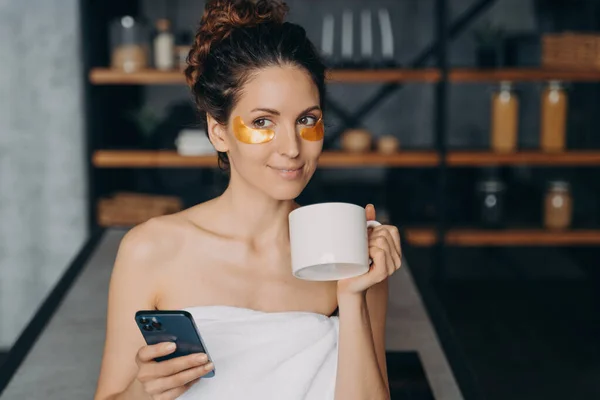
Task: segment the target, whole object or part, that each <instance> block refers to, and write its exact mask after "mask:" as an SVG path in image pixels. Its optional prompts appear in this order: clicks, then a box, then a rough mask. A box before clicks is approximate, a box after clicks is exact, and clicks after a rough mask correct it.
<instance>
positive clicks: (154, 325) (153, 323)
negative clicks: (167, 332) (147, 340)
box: [152, 321, 162, 329]
mask: <svg viewBox="0 0 600 400" xmlns="http://www.w3.org/2000/svg"><path fill="white" fill-rule="evenodd" d="M152 326H153V327H155V328H156V329H160V328H162V324H161V323H160V322H158V321H152Z"/></svg>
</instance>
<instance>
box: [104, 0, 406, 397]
mask: <svg viewBox="0 0 600 400" xmlns="http://www.w3.org/2000/svg"><path fill="white" fill-rule="evenodd" d="M286 11H287V8H286V6H285V5H284V4H283V3H279V2H268V1H258V2H256V3H255V2H252V1H250V0H243V1H235V0H217V1H209V3H208V4H207V6H206V9H205V12H204V15H203V17H202V20H201V24H200V28H199V30H198V32H197V35H196V38H195V43H194V45H193V48H192V50H191V52H190V55H189V66H188V68H187V70H186V76H187V80H188V83H189V85H190V87H191V90H192V93H193V94H194V96H195V100H196V103H197V106H198V108H199V110H200V111H201V115H202V119H203V122H204V123H206V128H207V132H208V135H209V138H210V140H211V142H212V144H213V145H214V147H215V148H216V150H217V151H218V152H219V161H220V164H221V165H223V166H224V167H226V168H227V169H228V170H229V173H230V182H229V185H228V187H227V189H226V190H225V192H224V193H223V194H222V195H221V196H220V197H218V198H215V199H213V200H211V201H208V202H206V203H203V204H200V205H197V206H194V207H192V208H190V209H187V210H184V211H182V212H180V213H177V214H175V215H170V216H165V217H160V218H155V219H152V220H150V221H148V222H146V223H144V224H141V225H140V226H137V227H135V228H134V229H132V230H131V231H130V232H129V233H127V235H126V236H125V238H124V239H123V241H122V243H121V245H120V248H119V251H118V254H117V259H116V262H115V266H114V271H113V275H112V278H111V283H110V291H109V300H108V320H107V335H106V344H105V349H104V356H103V360H102V367H101V372H100V377H99V382H98V389H97V393H96V399H148V398H151V399H174V398H178V397H180V398H189V399H207V398H208V399H214V398H223V399H224V398H227V399H237V398H244V399H252V398H261V399H265V398H266V399H268V398H277V399H296V398H297V399H305V398H314V399H327V398H335V399H338V400H339V399H343V400H351V399H361V400H362V399H388V398H389V391H388V381H387V371H386V364H385V317H386V306H387V296H388V285H387V277H388V276H389V275H391V274H392V273H393V272H394V271H395V270H396V269H398V268H399V267H400V262H401V255H400V239H399V235H398V230H397V229H396V228H395V227H391V226H385V225H384V226H379V227H376V228H374V230H372V231H370V233H369V254H370V257H371V258H372V259H373V264H372V267H371V270H370V271H369V272H368V273H366V274H364V275H362V276H359V277H356V278H350V279H346V280H342V281H338V282H309V281H303V280H299V279H296V278H294V277H293V276H292V274H291V265H290V250H289V235H288V225H287V223H288V222H287V221H288V214H289V213H290V211H292V210H293V209H294V208H296V207H298V205H297V204H296V203H295V202H294V199H295V198H296V197H297V196H298V195H299V194H300V193H301V191H302V190H303V189H304V187H305V186H306V184H307V183H308V181H309V179H310V178H311V176H312V175H313V173H314V171H315V169H316V166H317V160H318V158H319V155H320V153H321V150H322V145H323V140H322V129H321V127H322V125H321V124H322V122H321V120H322V117H323V111H322V110H323V99H324V92H325V67H324V65H323V64H322V62H321V61H320V59H319V56H318V53H317V51H316V50H315V48H314V46H313V45H312V44H311V42H310V41H309V40H308V39H307V37H306V34H305V31H304V29H303V28H301V27H300V26H298V25H295V24H291V23H287V22H283V18H284V16H285V13H286ZM366 214H367V219H374V218H375V210H374V208H373V206H371V205H369V206H367V208H366ZM184 308H185V309H187V310H189V311H190V312H191V313H192V314H193V316H194V318H195V319H196V321H197V324H198V326H199V329H200V331H201V333H202V334H203V336H204V338H205V341H206V343H207V346H208V350H209V351H210V352H211V356H212V357H213V359H214V360H215V364H216V365H215V366H216V367H217V368H218V370H217V375H216V377H214V378H210V379H208V378H205V379H202V377H203V376H204V375H205V374H207V373H208V371H210V370H211V369H212V368H215V366H213V365H212V364H211V363H207V361H206V357H203V355H197V354H196V355H191V356H185V357H178V358H174V359H172V360H169V361H164V362H158V363H157V362H154V361H152V360H153V359H154V358H156V357H158V356H163V355H166V354H168V353H170V352H171V351H173V349H169V348H168V346H167V345H166V343H165V344H158V345H153V346H146V345H145V342H144V339H143V338H142V335H141V334H140V332H139V330H138V328H137V326H136V324H135V322H134V319H133V316H134V314H135V312H136V311H138V310H147V309H184ZM336 310H337V314H338V316H332V315H333V314H334V313H335V312H336ZM236 318H238V319H237V320H236ZM232 321H240V324H241V323H242V321H243V322H244V323H247V324H246V325H244V328H243V329H242V328H241V326H242V325H238V324H237V323H232ZM255 321H260V322H259V323H254V322H255ZM252 323H254V325H251V324H252ZM332 326H333V327H335V329H336V330H335V333H336V334H335V336H334V342H333V344H332V345H331V344H328V345H327V346H328V347H327V350H316V349H318V348H319V347H318V346H317V344H318V343H317V342H319V343H321V344H323V343H326V341H325V339H324V338H325V336H323V338H319V339H318V340H316V339H315V340H313V339H311V341H313V342H314V343H310V346H308V345H307V346H308V347H310V348H311V350H310V351H312V353H311V354H312V355H311V356H315V352H317V353H319V352H328V353H331V352H332V351H334V353H332V354H335V357H334V362H333V363H331V362H330V361H331V360H329V361H327V358H326V357H322V358H321V360H322V362H321V361H320V362H319V363H320V364H319V368H316V369H315V370H314V371H308V372H307V371H302V365H306V364H302V363H303V362H304V363H305V362H306V360H304V361H299V360H298V358H301V357H300V356H297V357H295V356H294V355H293V354H292V355H290V359H289V360H286V361H285V362H281V363H275V364H273V366H272V367H269V368H271V369H270V370H269V371H270V372H269V373H267V374H265V375H264V376H253V375H252V373H253V368H252V367H251V366H250V367H248V368H245V369H239V370H237V372H235V373H234V372H232V371H234V370H235V367H236V365H237V366H240V365H243V362H242V361H239V360H242V359H243V357H245V356H246V352H245V351H240V352H239V354H235V352H234V353H232V352H231V351H230V352H229V355H230V356H231V357H233V358H232V359H229V361H227V360H226V357H225V355H224V354H223V353H225V352H226V351H227V350H228V349H229V347H230V346H232V347H235V346H236V343H237V342H238V341H239V342H244V341H246V342H248V341H249V343H251V346H250V347H249V348H247V349H246V351H247V352H248V354H254V355H252V356H251V358H250V361H249V362H250V363H252V360H255V362H256V365H258V364H259V363H262V364H261V365H270V364H268V363H269V362H270V359H271V357H275V356H276V355H275V354H271V353H270V352H269V349H270V348H271V346H277V345H279V346H281V347H279V348H278V350H277V352H285V351H286V348H288V347H289V348H291V347H292V346H294V345H295V342H294V343H292V341H291V340H288V341H287V342H286V340H285V338H286V336H285V335H284V336H283V337H281V336H278V337H275V336H271V337H270V336H269V335H277V332H275V331H278V330H279V329H282V330H285V329H288V330H287V331H286V332H288V333H286V335H291V334H293V332H291V331H296V330H302V329H304V328H305V327H307V330H306V333H307V334H312V333H313V332H316V331H318V330H319V329H321V328H322V327H326V329H325V331H327V332H329V331H330V330H329V327H332ZM211 327H212V328H213V330H212V331H211ZM215 327H218V329H216V328H215ZM246 327H250V328H247V329H252V333H246V332H247V331H246ZM236 329H239V331H238V330H236ZM232 334H233V335H234V339H232V340H230V341H229V342H227V341H226V340H225V339H223V338H224V337H230V336H227V335H232ZM205 335H208V336H210V335H212V337H211V338H209V337H207V336H205ZM235 335H237V336H235ZM262 335H265V337H270V339H269V340H266V342H265V343H263V345H264V346H265V347H263V349H265V350H264V351H262V350H261V352H259V353H252V352H251V351H252V350H253V349H252V348H251V347H252V346H253V345H257V346H258V344H257V343H258V341H259V338H260V337H261V336H262ZM331 337H332V335H329V336H327V338H331ZM278 339H281V340H279V342H277V340H278ZM321 339H323V341H321ZM223 341H225V342H226V345H225V346H221V347H220V348H219V350H216V349H215V347H211V346H212V345H213V343H217V342H221V343H222V342H223ZM211 342H212V343H211ZM276 343H279V344H276ZM282 343H283V345H282ZM286 346H287V347H286ZM324 346H325V345H324ZM317 356H318V354H317ZM236 357H239V359H236ZM317 358H318V357H317ZM238 361H239V362H238ZM244 362H247V361H244ZM295 362H300V364H294V363H295ZM288 367H289V369H286V368H288ZM240 368H241V367H240ZM311 368H312V367H311ZM280 370H281V371H285V373H279V372H280ZM307 373H308V374H307ZM303 374H304V375H306V376H308V378H307V379H304V378H303V379H304V380H303V381H302V382H298V380H300V378H298V379H296V377H297V376H298V377H299V376H301V375H303ZM319 379H320V381H321V382H322V383H320V384H323V385H329V386H331V388H330V389H331V390H329V388H324V386H322V387H321V388H317V389H315V385H316V383H315V382H317V381H319ZM255 381H256V382H257V383H256V384H257V385H259V386H257V387H260V391H258V390H257V391H255V392H253V388H254V387H253V386H252V382H255ZM259 381H260V382H259ZM323 382H324V383H323ZM244 385H246V386H244ZM270 385H271V386H270ZM225 393H227V395H226V394H225Z"/></svg>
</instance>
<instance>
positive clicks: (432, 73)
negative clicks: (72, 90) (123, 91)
mask: <svg viewBox="0 0 600 400" xmlns="http://www.w3.org/2000/svg"><path fill="white" fill-rule="evenodd" d="M89 79H90V82H91V83H92V84H94V85H179V84H184V83H185V77H184V75H183V72H182V71H178V70H174V71H166V72H165V71H157V70H152V69H148V70H143V71H139V72H132V73H127V72H122V71H119V70H114V69H110V68H93V69H92V70H91V71H90V74H89ZM327 79H328V81H329V82H330V83H336V82H339V83H343V82H347V83H361V82H362V83H368V82H429V83H433V82H438V81H439V80H440V79H441V73H440V71H439V70H438V69H436V68H425V69H402V68H394V69H377V70H368V69H365V70H343V69H339V70H330V71H329V72H328V74H327ZM448 79H449V80H450V81H452V82H457V83H459V82H463V83H467V82H499V81H512V82H545V81H549V80H561V81H566V82H600V70H599V71H588V70H583V71H568V70H567V71H560V70H550V69H544V68H500V69H477V68H453V69H451V70H450V72H449V73H448Z"/></svg>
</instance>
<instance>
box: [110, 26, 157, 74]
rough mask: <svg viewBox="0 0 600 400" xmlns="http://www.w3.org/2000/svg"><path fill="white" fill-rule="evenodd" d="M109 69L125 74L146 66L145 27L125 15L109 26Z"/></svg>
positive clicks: (146, 31)
mask: <svg viewBox="0 0 600 400" xmlns="http://www.w3.org/2000/svg"><path fill="white" fill-rule="evenodd" d="M110 38H111V67H112V68H115V69H120V70H122V71H125V72H135V71H139V70H141V69H144V68H146V67H147V66H148V53H149V52H148V41H149V33H148V28H147V26H146V25H145V24H144V23H143V22H141V21H140V20H136V19H135V18H133V17H131V16H129V15H126V16H124V17H121V18H118V19H116V20H114V21H112V23H111V25H110Z"/></svg>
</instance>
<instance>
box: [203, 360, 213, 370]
mask: <svg viewBox="0 0 600 400" xmlns="http://www.w3.org/2000/svg"><path fill="white" fill-rule="evenodd" d="M204 369H205V370H207V371H210V370H211V369H213V363H211V362H209V363H208V364H206V365H205V366H204Z"/></svg>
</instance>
